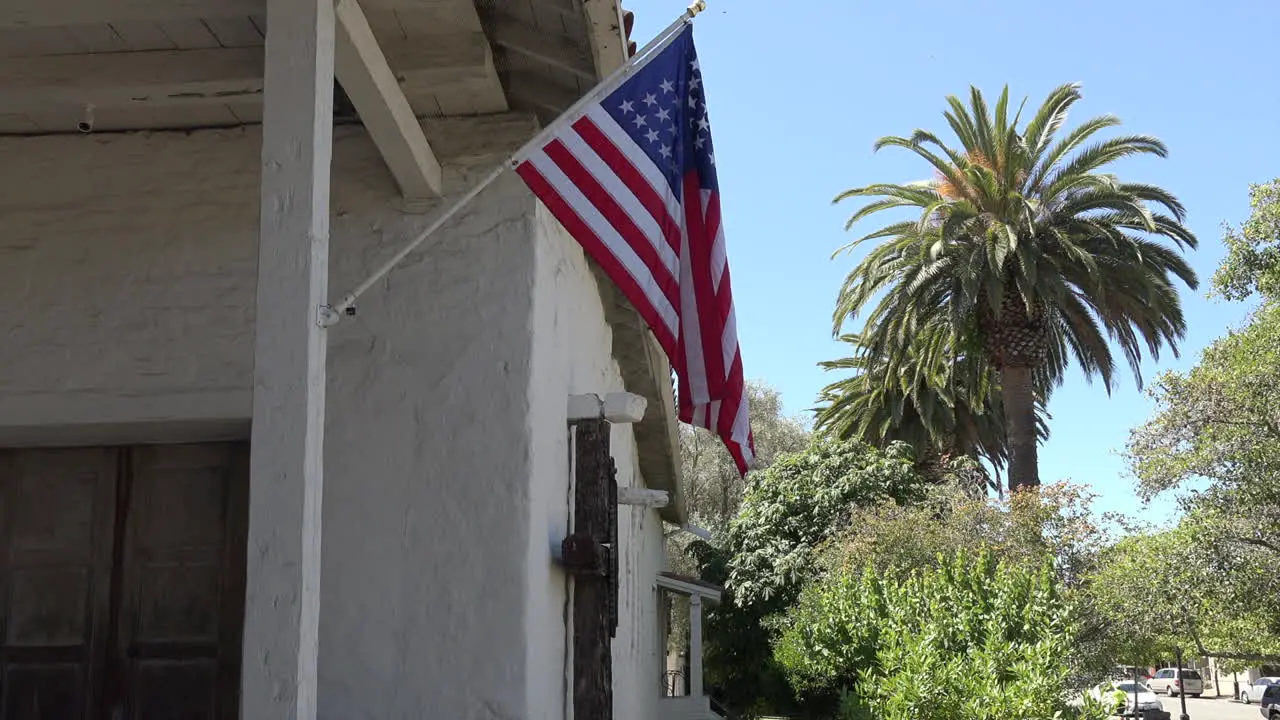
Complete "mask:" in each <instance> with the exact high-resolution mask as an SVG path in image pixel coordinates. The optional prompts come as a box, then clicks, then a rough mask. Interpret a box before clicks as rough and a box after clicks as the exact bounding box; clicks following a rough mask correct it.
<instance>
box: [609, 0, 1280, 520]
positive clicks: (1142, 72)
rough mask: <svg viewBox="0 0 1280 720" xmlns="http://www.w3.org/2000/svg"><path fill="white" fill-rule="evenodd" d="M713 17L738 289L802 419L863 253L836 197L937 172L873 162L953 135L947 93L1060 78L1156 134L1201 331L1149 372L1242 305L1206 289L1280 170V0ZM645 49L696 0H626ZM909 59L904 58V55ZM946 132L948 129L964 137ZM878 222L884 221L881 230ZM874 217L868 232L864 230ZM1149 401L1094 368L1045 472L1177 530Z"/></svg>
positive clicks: (872, 7) (700, 26) (1077, 382)
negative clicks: (902, 141) (834, 313)
mask: <svg viewBox="0 0 1280 720" xmlns="http://www.w3.org/2000/svg"><path fill="white" fill-rule="evenodd" d="M708 2H709V7H708V9H707V11H706V12H704V13H703V14H702V15H700V16H699V17H698V19H697V21H696V24H695V37H696V41H697V43H698V54H699V58H700V60H701V64H702V70H703V74H704V78H705V81H706V87H707V103H708V106H709V109H710V120H711V123H712V131H713V133H714V135H715V142H716V160H717V167H718V169H719V172H720V187H721V192H722V194H723V198H722V207H723V213H724V222H725V228H726V233H727V237H728V242H729V258H730V264H731V267H732V270H733V281H734V297H735V301H736V305H737V313H738V324H739V332H740V337H741V343H742V352H743V358H744V362H745V367H746V372H747V375H748V376H749V377H754V378H761V379H763V380H765V381H767V382H769V383H770V384H771V385H773V386H774V387H777V388H778V389H779V390H780V391H781V392H782V394H783V398H784V401H785V403H786V407H787V410H788V412H792V413H799V412H801V411H804V410H806V409H807V408H809V407H811V406H812V404H813V399H814V396H815V395H816V393H817V391H818V390H819V389H820V388H821V387H822V386H823V385H825V384H826V383H827V382H829V378H828V377H826V376H825V375H824V373H823V372H822V371H821V370H820V369H819V368H818V367H816V363H817V362H818V361H820V360H825V359H830V358H832V357H837V356H838V355H839V354H840V353H841V348H840V347H839V345H838V344H836V343H835V342H833V341H832V340H831V310H832V305H833V302H834V298H835V294H836V291H837V289H838V287H839V285H840V282H841V280H842V279H843V277H844V275H845V273H846V272H848V270H849V269H850V268H851V267H852V265H853V263H854V262H855V261H856V259H857V256H853V257H849V256H842V257H841V258H838V259H836V260H832V259H831V257H830V256H831V253H832V252H833V251H834V250H835V249H836V248H837V247H839V246H840V245H841V244H842V243H843V242H845V241H846V240H849V239H851V238H852V236H850V235H847V234H845V233H844V232H843V230H842V227H843V222H844V218H845V217H846V216H847V214H848V213H849V212H850V211H852V210H853V208H854V207H856V206H855V205H848V206H840V207H833V206H832V205H831V204H830V200H831V198H832V197H833V196H834V195H835V194H836V193H837V192H839V191H840V190H842V189H845V188H849V187H856V186H859V185H863V184H867V183H871V182H898V181H907V180H916V179H923V178H926V177H928V176H929V173H928V170H927V168H926V167H925V166H924V165H923V163H922V161H917V160H916V159H915V158H914V156H913V155H911V154H910V153H907V152H905V151H896V152H895V151H893V150H892V149H890V150H885V151H881V152H880V153H873V152H872V150H871V145H872V143H873V142H874V141H875V139H876V138H878V137H881V136H883V135H905V134H909V133H910V132H911V131H912V130H913V129H915V128H917V127H924V128H929V129H932V130H935V131H937V132H938V133H939V134H943V133H944V132H945V131H947V127H946V124H945V121H944V120H943V119H942V110H943V108H944V98H945V97H946V96H947V95H949V94H963V93H967V92H968V88H969V86H970V85H971V84H973V85H977V86H978V87H980V88H982V89H983V90H984V91H985V92H987V93H988V94H989V95H995V94H997V93H998V92H999V90H1000V88H1001V87H1002V86H1003V85H1004V84H1006V83H1007V84H1008V85H1009V86H1010V92H1011V94H1012V96H1013V97H1014V98H1018V99H1020V98H1021V97H1023V96H1028V95H1029V96H1030V100H1029V101H1028V105H1029V106H1031V107H1034V106H1035V105H1037V104H1038V103H1039V101H1040V100H1042V99H1043V97H1044V95H1045V94H1046V93H1047V92H1048V91H1049V90H1050V89H1052V88H1053V87H1055V86H1057V85H1059V84H1061V83H1063V82H1068V81H1079V82H1082V83H1083V86H1084V100H1082V101H1081V102H1080V103H1078V104H1077V105H1076V107H1075V112H1074V114H1073V116H1072V120H1073V121H1074V122H1078V121H1079V120H1081V119H1083V118H1086V117H1091V116H1094V115H1100V114H1104V113H1111V114H1115V115H1118V116H1119V117H1120V118H1121V119H1122V120H1123V121H1124V123H1125V124H1124V126H1123V127H1122V128H1121V131H1122V132H1133V133H1144V134H1151V135H1156V136H1157V137H1160V138H1161V139H1163V140H1164V141H1165V142H1166V143H1167V144H1168V145H1169V148H1170V157H1169V158H1168V159H1167V160H1159V159H1151V160H1147V159H1140V160H1134V161H1130V162H1125V163H1123V164H1120V165H1118V166H1117V170H1118V171H1119V172H1121V173H1122V174H1123V175H1124V176H1125V177H1126V179H1131V180H1142V181H1147V182H1153V183H1157V184H1160V185H1162V186H1164V187H1166V188H1168V189H1169V190H1171V191H1172V192H1173V193H1175V194H1176V195H1177V196H1178V197H1179V198H1180V199H1181V200H1182V201H1183V203H1184V204H1185V205H1186V206H1187V208H1188V211H1189V216H1190V217H1189V221H1188V224H1189V225H1190V227H1191V228H1192V230H1194V231H1195V232H1196V233H1197V234H1198V235H1199V237H1200V241H1201V247H1200V249H1199V250H1198V251H1195V252H1194V253H1192V254H1191V255H1190V257H1189V259H1190V262H1191V264H1192V265H1193V266H1194V267H1195V268H1196V270H1197V271H1198V272H1199V273H1200V276H1201V280H1202V284H1201V288H1200V289H1199V290H1197V291H1192V290H1187V291H1185V292H1184V294H1183V298H1184V304H1185V309H1186V313H1187V320H1188V324H1189V331H1188V334H1187V338H1186V341H1185V342H1184V343H1183V345H1182V357H1181V359H1174V358H1173V357H1171V356H1167V357H1166V356H1162V357H1161V359H1160V361H1159V362H1148V363H1147V364H1146V365H1145V366H1144V367H1143V375H1144V376H1145V377H1146V378H1148V379H1149V378H1152V377H1154V376H1155V375H1156V374H1158V372H1160V371H1161V370H1163V369H1166V368H1185V367H1188V366H1190V365H1191V364H1193V363H1194V361H1195V359H1196V357H1197V356H1198V355H1199V352H1200V350H1201V349H1202V348H1204V346H1205V345H1207V344H1208V343H1209V342H1211V341H1212V340H1213V339H1214V338H1215V337H1218V336H1219V335H1221V334H1223V333H1224V332H1225V331H1226V330H1227V329H1228V328H1229V327H1231V326H1233V325H1238V324H1239V323H1240V321H1241V320H1242V319H1243V317H1244V315H1245V313H1246V310H1245V308H1243V307H1242V306H1239V305H1232V304H1228V303H1225V302H1222V301H1218V300H1210V299H1208V298H1207V297H1206V292H1207V287H1208V280H1209V276H1210V275H1211V274H1212V272H1213V270H1214V268H1216V267H1217V265H1218V263H1219V261H1220V260H1221V258H1222V255H1223V249H1222V245H1221V241H1220V237H1221V225H1222V223H1223V222H1224V221H1225V222H1231V223H1238V222H1240V221H1242V220H1243V219H1244V218H1245V217H1247V215H1248V186H1249V183H1251V182H1263V181H1266V180H1268V179H1270V178H1273V177H1276V176H1280V147H1278V146H1280V140H1278V138H1280V127H1278V126H1280V90H1278V86H1277V84H1276V79H1277V75H1276V60H1275V47H1276V43H1277V38H1278V37H1280V3H1276V2H1265V1H1263V0H1221V1H1219V2H1200V1H1199V0H1173V1H1172V2H1169V1H1168V0H1165V1H1163V2H1156V1H1155V0H1109V1H1106V2H1103V1H1099V0H1077V2H1072V3H1057V2H1055V3H1028V2H1016V3H1015V2H1011V1H1000V2H996V1H992V0H970V1H969V2H947V3H944V2H937V1H936V0H925V1H924V2H916V3H910V4H908V3H902V2H870V3H869V2H855V1H854V0H813V1H811V2H795V1H794V0H708ZM626 5H627V7H628V9H631V10H633V11H635V13H636V28H635V32H634V37H635V38H636V39H637V40H638V41H640V43H641V44H643V43H644V41H646V40H647V39H648V38H649V37H651V36H652V35H653V34H655V33H656V32H657V31H658V30H660V29H661V28H663V27H665V26H666V25H667V24H668V23H669V22H671V21H672V20H673V19H675V17H676V16H677V15H678V14H679V13H680V12H681V11H682V10H683V9H684V7H685V6H686V5H687V2H685V1H684V0H630V2H628V3H626ZM890 63H892V65H890ZM948 137H949V135H948ZM873 222H874V221H873ZM868 227H871V226H868ZM1150 408H1151V405H1150V403H1149V401H1148V400H1147V398H1146V397H1145V396H1144V394H1143V393H1142V392H1140V391H1139V390H1138V389H1137V388H1136V387H1135V385H1134V383H1133V382H1132V380H1131V379H1129V378H1126V379H1125V382H1123V383H1122V384H1121V385H1120V387H1119V388H1118V389H1117V390H1116V391H1115V392H1114V393H1113V394H1112V395H1111V396H1110V397H1108V395H1107V393H1106V391H1105V390H1104V389H1103V388H1102V387H1101V386H1099V385H1096V384H1095V385H1089V384H1088V383H1086V382H1085V381H1084V380H1083V379H1082V378H1081V377H1080V376H1079V375H1072V377H1071V379H1070V380H1068V381H1067V383H1066V384H1065V385H1064V386H1063V387H1062V388H1061V389H1060V390H1059V391H1058V392H1057V393H1056V395H1055V396H1054V397H1053V399H1052V402H1051V405H1050V411H1051V413H1052V414H1053V422H1052V433H1053V435H1052V438H1051V439H1050V441H1049V442H1048V443H1047V444H1046V445H1045V446H1044V447H1042V449H1041V454H1040V462H1041V476H1042V478H1043V479H1044V480H1045V481H1046V482H1048V481H1053V480H1058V479H1066V478H1070V479H1072V480H1074V481H1076V482H1081V483H1087V484H1089V485H1091V486H1092V487H1093V488H1094V490H1095V491H1096V492H1098V493H1099V494H1100V496H1101V497H1100V500H1099V502H1098V505H1097V508H1096V509H1098V510H1100V511H1103V510H1115V511H1121V512H1125V513H1126V514H1130V515H1136V516H1138V517H1144V518H1146V519H1149V520H1151V521H1157V522H1158V521H1162V520H1164V519H1166V518H1168V517H1170V515H1171V512H1172V507H1173V505H1172V503H1171V502H1167V501H1166V502H1162V503H1159V504H1158V505H1157V506H1154V507H1152V508H1149V509H1143V508H1141V506H1140V505H1139V502H1138V500H1137V498H1136V497H1135V496H1134V492H1133V483H1132V480H1131V479H1130V478H1129V477H1128V476H1127V474H1126V471H1125V467H1124V463H1123V461H1122V459H1121V458H1120V457H1119V456H1118V455H1117V452H1118V451H1119V450H1120V449H1122V448H1123V446H1124V442H1125V439H1126V438H1127V436H1128V432H1129V429H1130V428H1131V427H1133V426H1135V425H1137V424H1139V423H1141V422H1142V421H1143V420H1144V419H1145V418H1146V417H1148V415H1149V413H1150Z"/></svg>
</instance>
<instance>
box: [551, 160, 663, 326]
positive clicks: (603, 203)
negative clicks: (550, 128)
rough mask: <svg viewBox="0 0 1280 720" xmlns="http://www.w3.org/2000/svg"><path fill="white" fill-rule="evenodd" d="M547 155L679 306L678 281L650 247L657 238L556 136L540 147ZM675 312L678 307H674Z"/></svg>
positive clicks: (659, 240) (661, 288)
mask: <svg viewBox="0 0 1280 720" xmlns="http://www.w3.org/2000/svg"><path fill="white" fill-rule="evenodd" d="M543 152H545V153H546V154H547V157H549V158H551V161H552V162H554V163H555V164H556V165H557V166H559V168H560V170H562V171H563V172H564V174H565V177H567V178H569V180H570V181H571V182H573V184H574V185H576V186H577V187H578V190H580V191H581V192H582V194H583V195H584V196H586V198H587V200H588V201H590V202H591V204H592V205H594V206H595V207H596V209H597V210H599V211H600V214H601V215H603V216H604V218H605V219H606V220H608V221H609V224H610V225H611V226H613V229H614V230H617V231H618V235H619V236H621V238H622V239H623V240H624V241H625V242H626V243H627V245H629V246H630V247H631V249H632V250H633V251H635V254H636V256H637V257H639V258H640V261H641V262H642V263H644V266H645V268H646V269H647V270H648V271H649V274H650V275H652V276H653V281H654V282H655V283H656V284H657V285H658V289H660V290H661V291H662V294H663V295H665V296H666V297H667V301H668V302H670V303H671V307H673V308H679V307H680V285H679V283H678V282H676V278H675V277H674V276H672V274H671V271H670V270H668V269H667V266H666V264H665V263H663V262H662V258H661V257H659V256H658V251H657V249H655V248H654V246H653V242H654V241H657V242H661V238H653V239H652V240H651V239H650V238H649V237H648V236H647V235H645V234H644V231H642V230H641V229H640V228H638V227H636V224H635V222H634V221H633V220H632V219H631V216H630V215H628V214H627V211H626V210H623V209H622V206H621V205H619V204H618V201H616V200H614V199H613V196H612V195H610V194H609V191H608V190H606V189H605V188H604V187H603V186H602V185H601V184H600V181H599V180H596V178H595V176H594V175H592V174H591V171H589V170H587V169H586V168H585V167H583V166H582V163H581V162H579V161H578V158H576V157H574V156H573V153H571V152H569V148H567V147H565V146H564V143H562V142H560V141H559V140H552V141H551V142H550V143H547V147H546V148H544V149H543ZM677 312H678V311H677Z"/></svg>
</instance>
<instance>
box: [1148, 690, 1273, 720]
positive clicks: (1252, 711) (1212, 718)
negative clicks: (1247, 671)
mask: <svg viewBox="0 0 1280 720" xmlns="http://www.w3.org/2000/svg"><path fill="white" fill-rule="evenodd" d="M1160 702H1162V703H1164V709H1165V710H1167V711H1168V712H1169V714H1170V715H1172V716H1173V720H1178V715H1179V714H1180V713H1181V712H1182V706H1181V705H1179V702H1180V700H1179V698H1176V697H1173V698H1170V697H1165V696H1163V695H1161V696H1160ZM1187 715H1188V716H1190V718H1191V720H1262V715H1261V714H1260V713H1259V712H1258V705H1257V703H1254V704H1253V705H1242V704H1240V703H1238V702H1231V701H1230V700H1228V699H1227V698H1213V697H1201V698H1187Z"/></svg>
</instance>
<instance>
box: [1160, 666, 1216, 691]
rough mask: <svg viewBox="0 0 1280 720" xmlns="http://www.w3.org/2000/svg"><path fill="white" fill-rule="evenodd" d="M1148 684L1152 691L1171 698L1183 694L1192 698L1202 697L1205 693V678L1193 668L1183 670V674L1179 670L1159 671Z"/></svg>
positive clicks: (1165, 669)
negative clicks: (1162, 693) (1161, 692)
mask: <svg viewBox="0 0 1280 720" xmlns="http://www.w3.org/2000/svg"><path fill="white" fill-rule="evenodd" d="M1148 684H1149V685H1150V686H1151V689H1152V690H1155V691H1156V692H1160V691H1163V692H1164V694H1165V695H1168V696H1169V697H1173V696H1175V695H1181V694H1183V693H1186V694H1187V695H1190V696H1191V697H1200V695H1201V694H1202V693H1203V692H1204V678H1202V677H1200V673H1198V672H1196V671H1195V670H1192V669H1191V668H1182V672H1181V674H1179V672H1178V669H1177V668H1164V669H1162V670H1159V671H1157V672H1156V674H1155V676H1154V677H1152V678H1151V680H1150V682H1149V683H1148Z"/></svg>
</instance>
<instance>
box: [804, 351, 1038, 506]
mask: <svg viewBox="0 0 1280 720" xmlns="http://www.w3.org/2000/svg"><path fill="white" fill-rule="evenodd" d="M921 337H923V338H925V339H926V340H937V339H938V338H939V337H942V338H946V337H948V335H947V334H945V333H934V334H930V333H923V334H922V335H921ZM841 340H842V341H844V342H846V343H848V344H849V345H850V346H851V348H852V354H851V355H849V356H848V357H844V358H841V359H839V360H831V361H827V362H822V363H819V365H820V366H821V367H822V368H823V369H824V370H827V371H853V372H854V374H853V375H850V376H848V377H845V378H842V379H840V380H837V381H835V382H833V383H831V384H829V385H827V386H826V387H825V388H823V390H822V393H821V396H820V401H821V405H819V407H818V408H816V412H817V415H816V418H815V419H816V422H815V428H816V429H817V430H818V431H819V432H825V433H830V434H832V435H834V436H835V437H837V438H840V439H842V440H851V439H853V440H861V441H863V442H866V443H868V444H870V445H874V446H875V447H880V448H883V447H887V446H888V445H889V444H890V443H894V442H905V443H908V444H909V445H911V446H912V447H914V448H915V449H916V454H917V458H918V461H919V466H920V471H921V472H922V473H923V474H924V475H926V476H928V477H932V478H935V479H940V478H941V477H942V476H944V475H946V474H948V473H949V472H951V468H950V467H949V461H950V460H951V459H953V458H957V457H962V456H963V457H969V458H972V459H974V460H977V461H985V462H986V463H988V464H990V465H991V467H992V468H994V469H995V471H996V473H997V477H998V474H999V472H1000V471H1001V470H1003V469H1004V467H1005V466H1006V464H1007V463H1008V459H1009V454H1008V445H1007V443H1006V442H1005V424H1004V408H1003V407H1002V406H1001V403H1000V394H999V388H998V386H997V385H996V383H995V382H994V377H993V375H992V373H991V372H990V370H989V366H988V365H987V363H985V362H982V361H981V358H980V355H979V354H978V353H973V352H968V353H966V352H964V351H963V350H961V349H960V348H957V347H953V346H950V345H947V346H945V347H943V348H941V352H932V351H919V350H918V348H917V347H916V346H915V345H912V346H909V352H910V355H909V356H908V357H906V358H903V359H900V360H899V361H898V362H896V363H891V362H888V361H887V360H886V359H885V358H882V357H876V356H874V355H871V354H869V353H866V352H863V349H864V348H863V346H862V344H861V340H860V338H859V337H858V336H856V335H845V336H843V337H841ZM891 373H892V375H891ZM1036 411H1037V425H1038V429H1039V437H1040V440H1041V441H1043V440H1045V439H1047V438H1048V434H1049V427H1048V423H1047V422H1046V421H1047V419H1048V412H1047V410H1046V409H1045V407H1044V403H1043V402H1042V401H1038V402H1037V406H1036ZM975 468H977V469H978V470H979V472H977V473H975V474H974V475H975V476H974V481H975V482H974V483H973V485H972V487H973V488H975V489H978V488H980V487H981V485H982V484H990V485H993V486H994V487H995V489H996V490H997V491H999V485H998V484H996V483H995V482H994V481H993V479H992V478H991V477H990V476H989V475H988V474H987V473H986V472H985V470H983V469H982V466H981V465H975Z"/></svg>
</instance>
